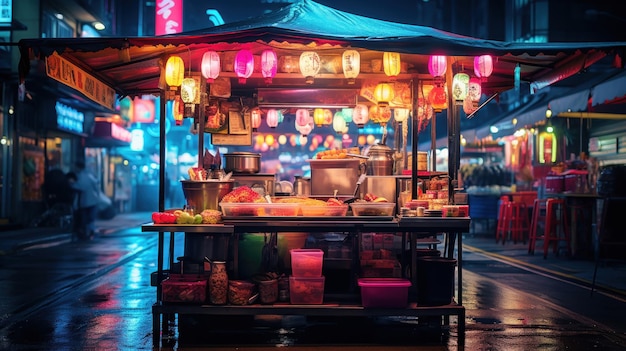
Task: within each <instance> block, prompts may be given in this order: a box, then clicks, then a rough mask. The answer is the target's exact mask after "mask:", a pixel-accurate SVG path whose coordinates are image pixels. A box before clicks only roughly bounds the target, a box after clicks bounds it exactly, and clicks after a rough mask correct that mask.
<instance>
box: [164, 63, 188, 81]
mask: <svg viewBox="0 0 626 351" xmlns="http://www.w3.org/2000/svg"><path fill="white" fill-rule="evenodd" d="M184 77H185V63H184V62H183V59H182V58H180V56H176V55H173V56H170V57H169V58H168V59H167V63H166V64H165V82H166V83H167V85H169V86H170V87H179V86H180V85H181V84H182V83H183V78H184Z"/></svg>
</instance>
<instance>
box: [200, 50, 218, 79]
mask: <svg viewBox="0 0 626 351" xmlns="http://www.w3.org/2000/svg"><path fill="white" fill-rule="evenodd" d="M220 65H221V63H220V55H219V54H218V53H217V52H215V51H207V52H205V53H204V55H202V64H201V66H200V69H201V71H202V76H203V77H204V78H205V79H206V81H207V83H213V81H214V80H215V78H217V77H218V76H219V75H220Z"/></svg>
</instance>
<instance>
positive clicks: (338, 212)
mask: <svg viewBox="0 0 626 351" xmlns="http://www.w3.org/2000/svg"><path fill="white" fill-rule="evenodd" d="M300 211H301V212H302V215H303V216H305V217H328V216H333V217H343V216H345V215H346V214H347V213H348V205H341V206H335V205H323V206H306V205H303V206H302V207H300Z"/></svg>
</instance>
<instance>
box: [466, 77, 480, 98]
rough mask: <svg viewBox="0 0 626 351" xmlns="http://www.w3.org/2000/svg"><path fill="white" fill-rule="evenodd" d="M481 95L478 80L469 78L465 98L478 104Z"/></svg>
mask: <svg viewBox="0 0 626 351" xmlns="http://www.w3.org/2000/svg"><path fill="white" fill-rule="evenodd" d="M481 94H482V87H481V86H480V79H478V78H476V77H472V78H470V81H469V88H468V91H467V96H469V98H470V100H472V102H478V101H480V95H481Z"/></svg>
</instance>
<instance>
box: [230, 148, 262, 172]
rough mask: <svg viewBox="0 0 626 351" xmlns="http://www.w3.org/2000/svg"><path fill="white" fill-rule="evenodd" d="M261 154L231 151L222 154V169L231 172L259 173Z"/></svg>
mask: <svg viewBox="0 0 626 351" xmlns="http://www.w3.org/2000/svg"><path fill="white" fill-rule="evenodd" d="M260 170H261V154H255V153H252V152H231V153H227V154H224V171H226V172H227V173H228V172H233V173H259V171H260Z"/></svg>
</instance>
